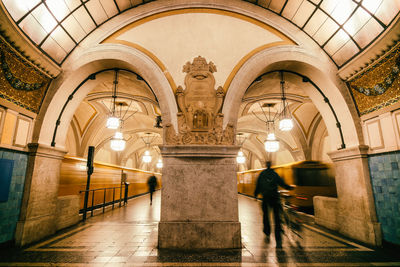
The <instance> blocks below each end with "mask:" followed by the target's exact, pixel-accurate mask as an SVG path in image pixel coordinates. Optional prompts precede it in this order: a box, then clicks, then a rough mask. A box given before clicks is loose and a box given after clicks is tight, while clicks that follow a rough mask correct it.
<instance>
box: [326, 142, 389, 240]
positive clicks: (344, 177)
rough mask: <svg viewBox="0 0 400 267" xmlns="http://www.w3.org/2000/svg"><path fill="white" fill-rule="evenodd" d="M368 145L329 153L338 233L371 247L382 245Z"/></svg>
mask: <svg viewBox="0 0 400 267" xmlns="http://www.w3.org/2000/svg"><path fill="white" fill-rule="evenodd" d="M367 151H368V146H358V147H352V148H348V149H344V150H339V151H334V152H331V153H329V156H330V157H331V159H332V161H333V162H334V165H335V172H336V187H337V194H338V203H337V205H338V206H337V211H338V218H337V221H338V222H340V223H339V225H338V226H339V229H338V231H339V232H340V233H343V234H344V235H347V236H349V237H351V238H354V239H357V240H360V241H362V242H365V243H367V244H370V245H374V246H379V245H381V242H382V234H381V228H380V223H379V222H378V220H377V216H376V210H375V204H374V197H373V192H372V187H371V179H370V175H369V168H368V159H367Z"/></svg>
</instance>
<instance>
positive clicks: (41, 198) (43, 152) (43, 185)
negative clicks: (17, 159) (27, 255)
mask: <svg viewBox="0 0 400 267" xmlns="http://www.w3.org/2000/svg"><path fill="white" fill-rule="evenodd" d="M28 146H29V159H28V167H27V171H26V178H25V187H24V196H23V198H22V204H21V213H20V217H19V220H18V223H17V229H16V233H15V241H16V245H18V246H23V245H26V244H29V243H32V242H34V241H37V240H40V239H42V238H44V237H46V236H49V235H51V234H54V233H55V231H56V229H57V225H56V222H57V220H56V219H55V215H56V206H57V197H58V186H59V178H60V167H61V161H62V159H63V158H64V155H65V151H60V150H57V149H54V148H52V147H48V146H43V145H39V144H29V145H28Z"/></svg>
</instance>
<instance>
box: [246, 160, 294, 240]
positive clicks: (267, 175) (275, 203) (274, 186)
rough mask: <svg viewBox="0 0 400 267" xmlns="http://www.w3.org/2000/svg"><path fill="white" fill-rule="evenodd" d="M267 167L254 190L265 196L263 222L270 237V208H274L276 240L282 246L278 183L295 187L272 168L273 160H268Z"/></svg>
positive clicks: (288, 187)
mask: <svg viewBox="0 0 400 267" xmlns="http://www.w3.org/2000/svg"><path fill="white" fill-rule="evenodd" d="M266 165H267V168H266V169H265V170H263V171H262V172H261V173H260V175H259V176H258V179H257V185H256V189H255V191H254V196H255V197H256V198H257V196H258V195H259V194H261V195H262V196H263V200H262V210H263V213H264V214H263V223H264V229H263V231H264V233H265V235H266V236H267V239H269V235H270V234H271V225H270V222H269V216H268V215H269V214H268V208H269V207H270V208H272V210H273V212H274V221H275V229H274V230H275V240H276V245H277V246H278V247H280V246H281V245H282V237H281V232H282V228H281V219H280V211H281V202H280V197H279V192H278V185H279V186H281V187H283V188H285V189H287V190H292V189H294V187H292V186H290V185H287V184H286V183H285V182H284V181H283V179H282V178H281V177H280V176H279V175H278V174H277V173H276V172H275V171H274V170H273V169H271V161H267V162H266Z"/></svg>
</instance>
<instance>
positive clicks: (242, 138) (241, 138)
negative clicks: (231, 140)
mask: <svg viewBox="0 0 400 267" xmlns="http://www.w3.org/2000/svg"><path fill="white" fill-rule="evenodd" d="M236 141H237V144H238V145H239V146H240V147H241V148H240V150H239V152H238V155H237V157H236V162H237V163H238V164H243V163H245V162H246V157H245V156H244V153H243V151H242V146H243V144H244V142H245V141H246V136H245V135H244V134H243V133H238V134H237V135H236Z"/></svg>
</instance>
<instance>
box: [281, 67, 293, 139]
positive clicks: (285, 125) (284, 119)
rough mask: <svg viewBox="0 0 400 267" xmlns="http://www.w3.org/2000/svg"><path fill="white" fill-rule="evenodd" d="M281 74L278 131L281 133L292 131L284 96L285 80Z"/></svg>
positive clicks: (290, 118) (291, 121) (291, 120)
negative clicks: (280, 105)
mask: <svg viewBox="0 0 400 267" xmlns="http://www.w3.org/2000/svg"><path fill="white" fill-rule="evenodd" d="M280 74H281V82H280V84H281V91H282V112H281V115H280V116H281V118H280V120H279V130H281V131H285V132H286V131H290V130H292V129H293V119H292V117H291V116H290V110H289V105H288V103H287V101H286V96H285V80H284V79H283V71H281V72H280Z"/></svg>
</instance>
